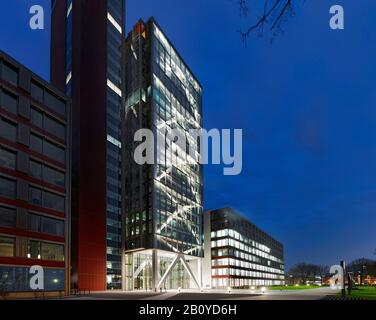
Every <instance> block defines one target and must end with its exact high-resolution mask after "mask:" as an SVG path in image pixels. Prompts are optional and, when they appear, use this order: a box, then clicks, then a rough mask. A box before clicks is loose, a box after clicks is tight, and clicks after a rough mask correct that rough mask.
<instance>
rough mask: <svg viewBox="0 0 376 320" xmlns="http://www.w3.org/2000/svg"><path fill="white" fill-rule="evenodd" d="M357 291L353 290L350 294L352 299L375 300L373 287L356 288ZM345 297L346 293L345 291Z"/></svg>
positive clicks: (375, 292)
mask: <svg viewBox="0 0 376 320" xmlns="http://www.w3.org/2000/svg"><path fill="white" fill-rule="evenodd" d="M358 288H359V290H353V291H352V292H351V296H350V297H352V298H366V299H370V300H376V288H375V287H358ZM346 296H347V291H346Z"/></svg>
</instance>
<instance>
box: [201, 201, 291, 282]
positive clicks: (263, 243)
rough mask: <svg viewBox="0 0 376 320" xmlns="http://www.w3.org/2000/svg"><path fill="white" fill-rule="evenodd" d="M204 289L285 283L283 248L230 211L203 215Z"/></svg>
mask: <svg viewBox="0 0 376 320" xmlns="http://www.w3.org/2000/svg"><path fill="white" fill-rule="evenodd" d="M204 250H205V258H204V265H203V270H204V274H203V284H204V288H227V287H231V288H249V287H252V286H273V285H283V284H284V283H285V275H284V273H285V272H284V260H283V246H282V244H281V243H279V242H278V241H276V240H274V239H273V238H272V237H271V236H269V235H268V234H266V233H265V232H263V231H262V230H260V229H259V228H257V227H256V226H255V225H254V224H253V223H251V222H249V221H248V220H247V219H246V218H244V217H242V216H241V215H239V214H238V213H237V212H235V210H233V209H231V208H223V209H218V210H212V211H207V212H205V213H204Z"/></svg>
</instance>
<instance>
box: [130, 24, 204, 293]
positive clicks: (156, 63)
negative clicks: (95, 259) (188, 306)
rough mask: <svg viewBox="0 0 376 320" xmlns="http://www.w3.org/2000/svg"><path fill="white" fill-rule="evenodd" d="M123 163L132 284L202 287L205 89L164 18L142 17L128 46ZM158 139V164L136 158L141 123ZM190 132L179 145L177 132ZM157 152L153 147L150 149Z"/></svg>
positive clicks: (158, 287)
mask: <svg viewBox="0 0 376 320" xmlns="http://www.w3.org/2000/svg"><path fill="white" fill-rule="evenodd" d="M125 60H126V72H125V74H126V75H125V82H124V83H125V92H126V96H125V101H126V102H125V104H126V105H125V115H124V126H123V128H124V130H123V134H124V138H123V141H124V142H125V144H124V147H123V166H124V199H125V201H124V205H125V249H126V257H125V270H124V271H125V275H126V277H125V279H124V288H125V289H126V290H135V289H142V290H145V289H153V290H159V289H161V288H162V289H164V288H166V289H172V288H175V289H176V288H179V287H180V288H195V287H201V260H202V257H203V228H202V227H203V217H202V212H203V209H202V204H203V199H202V189H203V187H202V166H201V165H200V164H199V163H198V161H197V160H196V159H194V157H191V156H190V155H189V154H188V152H187V146H188V145H189V146H190V147H191V148H192V149H193V150H194V153H195V154H196V155H198V154H199V145H198V139H197V138H195V137H193V136H190V134H189V132H188V129H190V128H196V129H200V128H201V126H202V118H201V114H202V105H201V103H202V101H201V100H202V96H201V95H202V88H201V86H200V84H199V82H198V81H197V79H196V78H195V76H194V75H193V73H192V72H191V70H190V69H189V67H188V65H187V64H186V63H185V62H184V61H183V59H182V57H181V56H180V55H179V53H178V52H177V50H176V49H175V48H174V46H173V45H172V43H171V42H170V41H169V40H168V38H167V37H166V35H165V34H164V33H163V31H162V29H161V28H160V26H159V25H158V24H157V22H156V21H155V20H154V19H153V18H151V19H149V20H148V21H147V22H146V23H144V22H143V21H139V22H138V23H137V24H136V25H135V26H134V28H133V30H132V31H131V32H130V33H129V35H128V37H127V40H126V45H125ZM143 128H144V129H150V130H151V132H152V133H153V136H154V137H155V139H157V137H158V140H159V141H163V142H165V144H164V145H160V144H158V145H155V148H154V152H153V153H152V156H154V158H155V159H154V160H155V161H154V162H153V164H144V165H140V164H137V163H136V162H135V160H134V153H135V149H136V148H137V147H138V145H139V144H138V143H135V142H134V135H135V133H136V132H137V131H138V130H139V129H143ZM172 129H177V130H178V132H179V135H181V136H184V137H185V138H186V144H185V145H184V146H178V145H175V147H173V146H171V144H170V142H171V141H172V140H173V139H174V137H171V130H172ZM148 151H150V149H149V150H146V152H148Z"/></svg>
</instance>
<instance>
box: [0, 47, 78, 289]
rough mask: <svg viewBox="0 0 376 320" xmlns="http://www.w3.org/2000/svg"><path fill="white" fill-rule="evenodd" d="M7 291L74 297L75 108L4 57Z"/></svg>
mask: <svg viewBox="0 0 376 320" xmlns="http://www.w3.org/2000/svg"><path fill="white" fill-rule="evenodd" d="M0 78H1V79H0V291H3V292H4V291H5V292H21V291H22V292H28V291H32V290H31V289H32V288H31V287H30V283H29V280H30V277H31V275H30V272H29V271H30V267H31V266H34V265H39V266H42V267H43V268H44V291H65V292H68V288H69V286H68V283H69V272H68V270H69V263H70V261H69V258H70V254H69V250H70V248H69V242H70V237H69V232H70V228H69V222H70V177H71V173H70V139H71V137H70V109H71V108H70V102H69V101H70V100H69V98H67V97H66V96H65V95H64V94H63V93H61V92H60V91H59V90H57V89H56V88H54V87H53V86H51V85H50V84H49V83H47V82H46V81H44V80H42V79H41V78H40V77H38V76H37V75H35V74H34V73H32V72H31V71H29V70H28V69H26V68H25V67H24V66H22V65H21V64H20V63H18V62H16V61H15V60H13V59H12V58H11V57H10V56H8V55H7V54H5V53H4V52H1V51H0Z"/></svg>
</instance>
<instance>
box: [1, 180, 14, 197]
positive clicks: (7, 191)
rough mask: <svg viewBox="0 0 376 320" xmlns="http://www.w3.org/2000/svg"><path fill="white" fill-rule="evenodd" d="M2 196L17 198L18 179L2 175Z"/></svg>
mask: <svg viewBox="0 0 376 320" xmlns="http://www.w3.org/2000/svg"><path fill="white" fill-rule="evenodd" d="M0 196H2V197H7V198H13V199H14V198H16V181H13V180H10V179H6V178H3V177H0Z"/></svg>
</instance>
